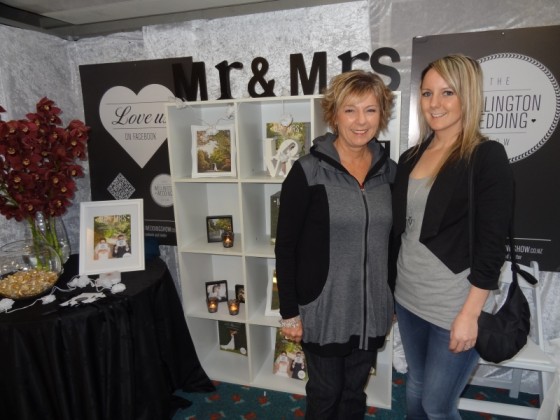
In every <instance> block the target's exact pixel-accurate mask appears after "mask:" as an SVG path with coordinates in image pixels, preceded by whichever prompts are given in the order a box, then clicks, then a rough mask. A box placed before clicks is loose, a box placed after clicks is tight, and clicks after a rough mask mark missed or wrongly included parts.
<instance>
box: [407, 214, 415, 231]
mask: <svg viewBox="0 0 560 420" xmlns="http://www.w3.org/2000/svg"><path fill="white" fill-rule="evenodd" d="M406 225H407V226H408V228H409V229H411V228H412V226H413V225H414V218H413V217H412V216H408V217H407V218H406Z"/></svg>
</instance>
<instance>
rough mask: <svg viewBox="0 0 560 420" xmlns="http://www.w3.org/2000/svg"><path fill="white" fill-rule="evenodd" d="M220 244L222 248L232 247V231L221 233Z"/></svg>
mask: <svg viewBox="0 0 560 420" xmlns="http://www.w3.org/2000/svg"><path fill="white" fill-rule="evenodd" d="M222 244H223V245H224V248H231V247H232V246H233V232H232V231H229V230H228V231H226V232H224V233H223V235H222Z"/></svg>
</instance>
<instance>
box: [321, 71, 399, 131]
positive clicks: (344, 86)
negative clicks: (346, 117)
mask: <svg viewBox="0 0 560 420" xmlns="http://www.w3.org/2000/svg"><path fill="white" fill-rule="evenodd" d="M368 93H373V94H374V95H375V97H376V98H377V100H378V101H379V108H380V109H379V113H380V119H379V127H378V132H377V133H375V135H377V134H379V133H380V132H383V131H385V130H387V127H388V126H389V120H390V119H391V112H392V109H393V99H394V95H393V92H392V91H391V89H389V88H388V87H387V86H386V85H385V83H383V80H382V79H381V77H379V76H378V75H377V74H374V73H372V72H366V71H364V70H351V71H348V72H345V73H342V74H339V75H338V76H335V77H333V78H332V79H331V82H330V84H329V87H328V88H327V90H325V92H324V96H323V100H322V101H321V106H322V108H323V118H324V120H325V122H326V123H327V124H328V125H329V127H330V128H331V129H332V130H333V131H334V132H335V133H336V131H337V127H336V113H337V111H338V110H339V108H340V107H341V106H342V104H343V103H344V102H345V101H346V99H348V97H350V96H363V95H366V94H368Z"/></svg>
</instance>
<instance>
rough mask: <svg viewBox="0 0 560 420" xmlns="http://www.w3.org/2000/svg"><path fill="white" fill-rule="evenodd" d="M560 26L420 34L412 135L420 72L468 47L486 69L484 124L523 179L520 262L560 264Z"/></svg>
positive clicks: (551, 267) (519, 185) (559, 267)
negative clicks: (423, 35) (429, 65)
mask: <svg viewBox="0 0 560 420" xmlns="http://www.w3.org/2000/svg"><path fill="white" fill-rule="evenodd" d="M559 39H560V26H549V27H541V28H525V29H512V30H501V31H488V32H473V33H464V34H451V35H435V36H426V37H417V38H415V39H414V41H413V50H412V51H413V54H412V79H411V96H410V115H411V119H410V121H411V123H410V133H409V134H410V136H409V138H410V139H411V140H412V141H415V139H417V137H418V129H417V122H416V119H415V117H414V116H415V115H416V108H417V100H418V89H419V83H420V74H421V72H422V70H423V69H424V67H425V66H426V65H427V64H429V63H430V62H431V61H433V60H435V59H436V58H439V57H442V56H444V55H447V54H451V53H463V54H466V55H469V56H471V57H473V58H475V59H477V60H478V61H479V62H480V63H481V66H482V69H483V72H484V96H485V99H484V109H483V116H482V120H481V130H482V132H483V133H484V134H485V135H487V136H488V137H489V138H490V139H492V140H497V141H499V142H501V143H502V144H503V145H504V146H505V148H506V151H507V153H508V157H509V159H510V163H511V165H512V168H513V172H514V175H515V182H516V206H515V247H516V252H517V258H518V262H520V263H522V264H525V265H529V263H530V261H537V262H538V263H539V268H540V270H541V271H560V259H559V258H558V257H559V256H560V224H559V223H558V222H557V221H556V217H558V215H559V214H560V197H559V192H560V166H559V165H558V158H559V157H560V132H559V128H558V121H559V118H560V88H559V85H558V80H559V79H560V57H559V56H558V40H559Z"/></svg>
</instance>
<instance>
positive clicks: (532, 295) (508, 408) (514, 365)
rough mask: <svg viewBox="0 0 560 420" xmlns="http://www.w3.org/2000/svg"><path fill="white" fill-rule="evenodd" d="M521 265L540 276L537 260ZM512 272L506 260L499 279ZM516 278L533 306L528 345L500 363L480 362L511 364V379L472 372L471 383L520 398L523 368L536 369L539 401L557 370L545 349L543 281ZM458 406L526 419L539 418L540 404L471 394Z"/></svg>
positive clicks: (507, 279)
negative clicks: (542, 306) (505, 400)
mask: <svg viewBox="0 0 560 420" xmlns="http://www.w3.org/2000/svg"><path fill="white" fill-rule="evenodd" d="M519 268H521V269H522V270H525V271H527V272H529V273H531V274H532V275H533V276H534V277H535V278H536V279H537V280H539V266H538V264H537V262H535V261H533V262H531V266H530V267H527V266H523V265H521V264H519ZM511 276H512V273H511V263H510V262H506V263H505V264H504V266H503V267H502V274H501V277H500V283H501V284H502V283H503V284H506V283H511ZM517 278H518V281H519V285H520V286H521V290H523V293H524V294H525V295H526V296H527V300H528V301H529V306H530V308H531V336H530V337H529V338H528V340H527V344H526V345H525V347H523V349H522V350H521V351H520V352H519V353H518V354H517V355H516V356H515V357H513V358H512V359H509V360H506V361H504V362H502V363H497V364H495V363H490V362H486V361H484V360H482V359H481V360H480V362H479V363H480V364H484V365H490V366H497V367H502V368H511V370H512V371H511V379H501V378H486V377H478V376H477V377H474V376H473V377H472V378H471V381H470V384H472V385H481V386H489V387H494V388H503V389H509V395H510V397H512V398H517V397H518V396H519V390H520V388H521V374H522V373H523V370H530V371H536V372H537V373H538V380H539V394H540V401H541V402H542V400H543V396H544V394H545V392H546V390H548V388H549V387H550V384H551V383H552V379H553V378H554V372H555V371H556V366H555V365H554V362H553V361H552V359H551V358H550V357H549V356H548V355H547V354H546V352H545V351H544V342H545V341H544V335H543V327H542V312H541V311H542V308H541V293H542V285H541V284H540V281H539V283H537V284H536V285H535V286H533V285H531V284H529V283H527V282H526V281H525V280H524V279H523V278H522V277H521V276H519V275H518V276H517ZM502 295H504V293H501V294H500V297H503V296H502ZM459 408H460V409H461V410H467V411H479V412H483V413H491V414H498V415H504V416H509V417H516V418H523V419H536V418H537V414H538V408H532V407H523V406H519V405H512V404H506V403H496V402H491V401H481V400H476V399H468V398H461V399H460V401H459Z"/></svg>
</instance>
